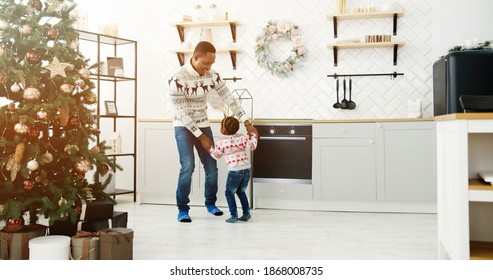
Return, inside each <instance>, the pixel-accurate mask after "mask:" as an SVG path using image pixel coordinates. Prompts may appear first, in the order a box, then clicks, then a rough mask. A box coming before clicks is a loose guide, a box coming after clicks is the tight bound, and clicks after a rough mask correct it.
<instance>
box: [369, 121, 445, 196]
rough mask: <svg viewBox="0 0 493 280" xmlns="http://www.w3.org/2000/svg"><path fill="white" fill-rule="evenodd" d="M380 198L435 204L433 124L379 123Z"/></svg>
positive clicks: (378, 164) (378, 165) (378, 184)
mask: <svg viewBox="0 0 493 280" xmlns="http://www.w3.org/2000/svg"><path fill="white" fill-rule="evenodd" d="M376 143H377V145H376V147H377V186H378V187H377V199H378V200H381V201H405V202H435V201H436V187H435V186H436V176H435V172H436V170H435V169H436V160H435V123H434V122H388V123H377V127H376Z"/></svg>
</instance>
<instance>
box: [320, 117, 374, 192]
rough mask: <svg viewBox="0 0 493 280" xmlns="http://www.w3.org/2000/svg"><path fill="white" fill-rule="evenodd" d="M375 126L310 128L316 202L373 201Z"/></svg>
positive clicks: (337, 125)
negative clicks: (311, 129) (311, 130)
mask: <svg viewBox="0 0 493 280" xmlns="http://www.w3.org/2000/svg"><path fill="white" fill-rule="evenodd" d="M373 126H374V124H353V123H348V124H342V125H341V124H325V125H315V126H314V127H313V186H314V198H315V199H318V200H321V199H322V200H365V201H374V200H376V170H375V166H376V165H375V163H376V160H375V130H374V128H373Z"/></svg>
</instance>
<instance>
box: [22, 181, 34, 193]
mask: <svg viewBox="0 0 493 280" xmlns="http://www.w3.org/2000/svg"><path fill="white" fill-rule="evenodd" d="M23 188H24V189H25V190H26V191H30V190H32V189H33V188H34V182H33V181H31V180H26V181H24V185H23Z"/></svg>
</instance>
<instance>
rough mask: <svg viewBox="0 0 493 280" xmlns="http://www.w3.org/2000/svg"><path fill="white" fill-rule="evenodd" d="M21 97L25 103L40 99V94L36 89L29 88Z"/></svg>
mask: <svg viewBox="0 0 493 280" xmlns="http://www.w3.org/2000/svg"><path fill="white" fill-rule="evenodd" d="M23 97H24V99H25V100H27V101H36V100H38V99H39V98H40V97H41V92H40V91H39V89H37V88H34V87H29V88H26V90H25V91H24V95H23Z"/></svg>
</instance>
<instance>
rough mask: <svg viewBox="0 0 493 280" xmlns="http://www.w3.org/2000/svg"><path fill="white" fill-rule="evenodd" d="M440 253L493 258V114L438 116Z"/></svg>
mask: <svg viewBox="0 0 493 280" xmlns="http://www.w3.org/2000/svg"><path fill="white" fill-rule="evenodd" d="M436 123H437V148H438V149H437V190H438V197H437V206H438V239H439V258H440V259H458V260H468V259H493V234H492V233H493V223H492V222H491V214H492V213H493V203H492V202H493V187H492V185H491V183H486V182H485V181H484V180H483V179H481V178H480V176H479V174H478V173H479V172H480V171H488V170H493V114H492V113H465V114H451V115H444V116H439V117H436Z"/></svg>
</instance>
